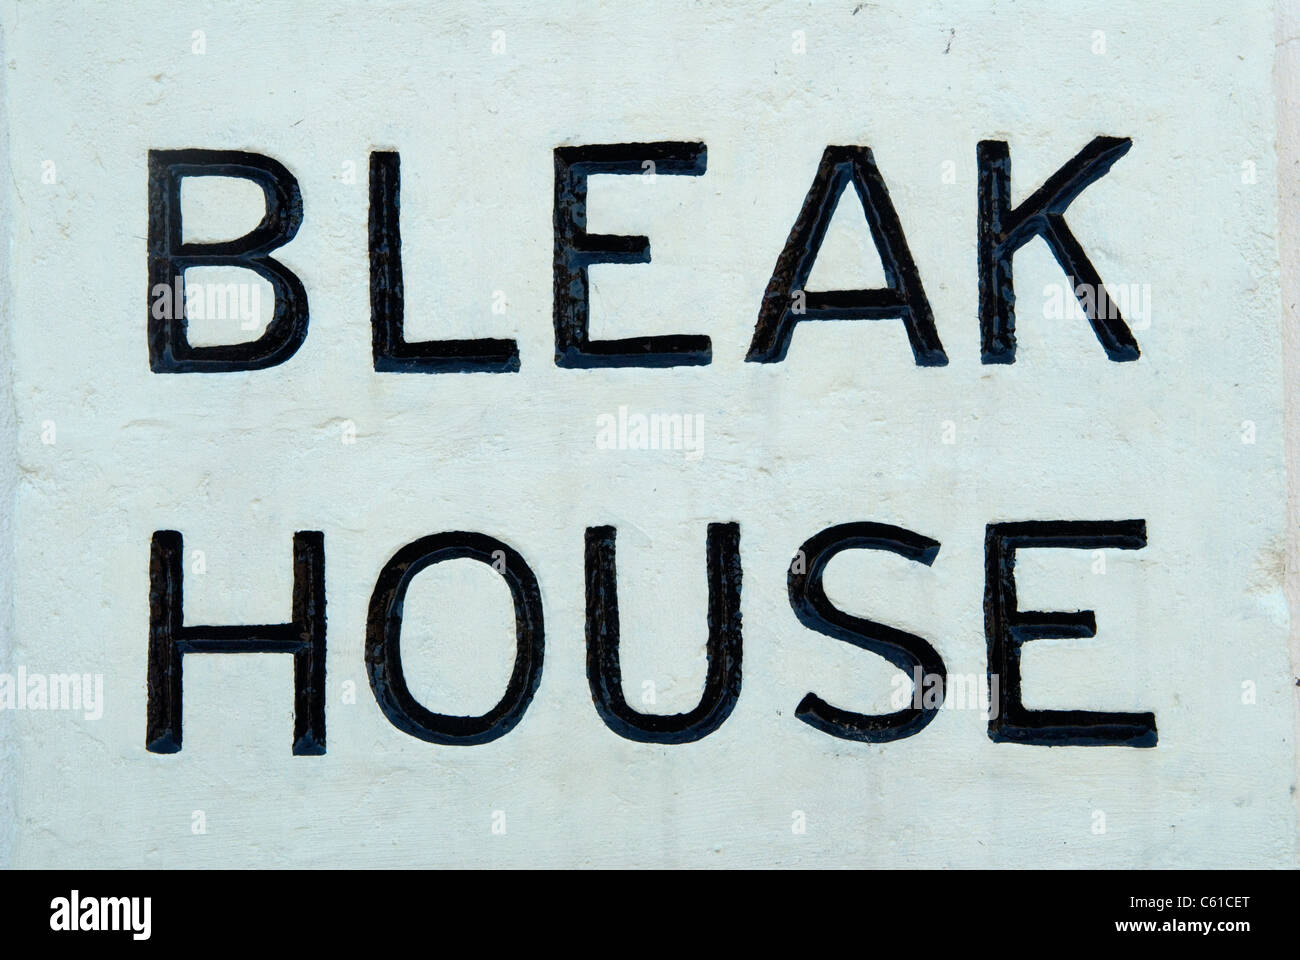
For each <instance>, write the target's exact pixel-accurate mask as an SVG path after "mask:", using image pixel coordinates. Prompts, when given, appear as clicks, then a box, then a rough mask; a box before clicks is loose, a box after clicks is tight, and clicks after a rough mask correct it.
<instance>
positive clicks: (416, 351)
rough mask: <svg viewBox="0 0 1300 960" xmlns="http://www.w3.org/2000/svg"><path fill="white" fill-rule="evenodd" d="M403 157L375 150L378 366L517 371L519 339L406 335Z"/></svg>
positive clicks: (373, 273)
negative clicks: (422, 338)
mask: <svg viewBox="0 0 1300 960" xmlns="http://www.w3.org/2000/svg"><path fill="white" fill-rule="evenodd" d="M401 177H402V175H401V161H400V158H399V157H398V154H397V152H396V151H373V152H371V154H370V328H371V344H372V347H373V350H374V362H375V369H376V370H378V371H380V372H388V373H478V372H481V373H513V372H514V371H516V370H518V369H519V348H518V346H516V344H515V341H513V340H489V339H476V340H427V341H423V342H420V343H407V342H406V339H405V337H404V336H403V333H402V319H403V316H402V308H403V290H402V236H401V232H400V230H399V228H398V217H399V213H400V210H401V202H400V194H401V182H402V180H401Z"/></svg>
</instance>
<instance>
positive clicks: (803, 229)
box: [745, 147, 948, 367]
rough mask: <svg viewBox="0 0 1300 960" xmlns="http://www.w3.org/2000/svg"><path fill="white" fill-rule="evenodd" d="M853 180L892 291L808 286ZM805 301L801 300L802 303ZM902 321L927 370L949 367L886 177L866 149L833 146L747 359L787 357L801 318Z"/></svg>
mask: <svg viewBox="0 0 1300 960" xmlns="http://www.w3.org/2000/svg"><path fill="white" fill-rule="evenodd" d="M850 182H852V184H853V186H854V189H856V191H857V194H858V199H859V200H861V201H862V212H863V213H864V214H866V218H867V225H868V226H869V227H870V228H871V238H872V240H873V241H874V242H875V245H876V251H877V252H878V253H879V254H880V262H881V264H882V265H883V266H884V268H885V282H886V284H887V286H885V287H882V288H880V289H875V290H830V291H827V292H824V293H813V292H811V291H809V290H806V289H805V285H806V284H807V282H808V275H809V274H810V273H812V268H813V263H814V262H815V261H816V259H817V253H818V251H819V250H821V245H822V241H823V240H824V239H825V237H826V229H827V227H829V226H830V222H831V217H832V215H833V214H834V213H835V207H836V206H837V205H838V204H839V201H840V196H841V194H843V193H844V188H845V187H847V186H848V185H849V183H850ZM799 301H802V303H800V302H799ZM890 318H898V319H901V320H902V321H903V327H904V328H905V329H906V330H907V339H908V342H909V343H910V344H911V345H912V356H913V357H915V358H916V363H917V365H919V366H922V367H941V366H943V365H944V364H946V363H947V362H948V357H947V355H946V354H945V353H944V352H943V344H941V343H940V342H939V333H938V331H937V330H935V327H934V314H933V313H932V312H931V310H930V302H929V301H928V300H927V299H926V298H925V291H924V290H923V289H922V287H921V275H920V274H919V273H918V272H917V269H916V263H915V262H914V261H913V260H912V254H911V252H910V251H909V250H908V249H907V241H906V239H904V237H903V227H902V224H900V223H899V221H898V214H897V213H896V212H895V211H894V205H893V204H892V203H891V202H890V200H889V191H888V190H887V189H886V188H885V180H884V178H883V177H882V176H881V175H880V170H879V169H878V168H877V167H876V161H875V159H874V158H873V157H872V156H871V151H870V150H869V149H867V148H866V147H827V148H826V150H825V152H823V153H822V159H821V163H820V164H819V165H818V167H817V174H816V176H815V177H814V178H813V183H812V186H811V187H810V188H809V189H808V195H807V197H805V198H804V202H803V209H801V210H800V211H799V218H798V219H797V220H795V222H794V227H793V228H792V229H791V230H790V237H789V239H787V240H786V242H785V248H784V249H783V250H782V251H781V255H780V256H779V257H778V258H777V261H776V270H775V271H773V273H772V279H771V280H770V281H768V284H767V291H766V292H765V293H764V294H763V305H762V307H760V308H759V311H758V324H757V325H756V326H755V328H754V339H753V341H752V342H751V343H750V345H749V353H748V354H747V355H746V357H745V359H746V360H750V361H754V362H758V363H775V362H776V361H779V360H784V359H785V355H786V351H787V350H789V349H790V338H791V336H792V335H793V334H794V326H795V324H796V323H798V322H799V321H800V320H883V319H890Z"/></svg>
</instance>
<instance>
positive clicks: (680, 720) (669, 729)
mask: <svg viewBox="0 0 1300 960" xmlns="http://www.w3.org/2000/svg"><path fill="white" fill-rule="evenodd" d="M705 554H706V564H707V569H708V576H709V640H708V646H707V648H706V652H707V655H708V668H707V672H706V676H705V680H704V694H703V696H701V697H700V702H699V704H698V705H697V706H696V707H695V709H694V710H691V711H690V712H689V713H676V714H654V713H641V712H639V711H637V710H633V709H632V708H631V707H630V706H628V702H627V699H626V698H625V697H624V696H623V671H622V669H621V667H620V665H619V655H618V642H619V628H618V575H617V573H616V572H615V569H614V528H613V527H588V528H587V558H586V566H587V682H588V683H589V684H590V686H591V699H592V702H594V703H595V704H596V712H597V713H599V714H600V718H601V719H602V720H604V721H605V725H606V726H608V727H609V728H610V729H611V730H613V731H614V732H615V733H617V734H618V735H619V736H620V737H626V738H627V739H628V740H637V741H640V742H642V743H690V742H692V741H694V740H700V739H702V738H704V737H707V736H708V735H709V734H710V733H712V732H713V731H714V730H716V729H718V727H720V726H722V722H723V721H724V720H726V719H727V717H729V716H730V715H731V711H732V710H733V709H734V708H735V706H736V700H737V699H738V698H739V697H740V654H741V631H740V572H741V571H740V526H739V524H735V523H711V524H709V532H708V538H707V541H706V547H705Z"/></svg>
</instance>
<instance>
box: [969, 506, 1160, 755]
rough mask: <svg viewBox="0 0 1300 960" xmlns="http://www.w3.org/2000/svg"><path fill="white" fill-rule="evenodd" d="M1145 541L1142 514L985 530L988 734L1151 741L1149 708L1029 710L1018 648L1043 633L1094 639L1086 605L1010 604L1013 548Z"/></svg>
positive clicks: (1058, 740) (1014, 738) (1007, 738)
mask: <svg viewBox="0 0 1300 960" xmlns="http://www.w3.org/2000/svg"><path fill="white" fill-rule="evenodd" d="M1146 543H1147V525H1146V521H1144V520H1030V521H1025V522H1022V523H990V524H989V525H988V527H987V529H986V532H985V536H984V633H985V637H986V640H987V641H988V657H989V665H988V671H989V678H990V681H992V679H993V678H994V677H997V676H998V675H999V674H1000V675H1001V676H1000V679H999V681H998V685H997V687H998V701H999V702H998V712H997V715H996V716H990V717H989V739H990V740H993V741H995V742H997V743H1034V744H1038V745H1040V746H1048V747H1053V746H1064V745H1072V746H1127V747H1154V746H1155V745H1156V718H1155V715H1154V714H1151V713H1100V712H1097V711H1092V710H1027V709H1026V708H1025V706H1024V704H1023V703H1022V702H1021V697H1020V647H1021V645H1022V644H1023V643H1025V641H1027V640H1039V639H1043V638H1046V637H1095V636H1096V635H1097V619H1096V617H1094V616H1093V613H1092V611H1091V610H1079V611H1077V612H1075V613H1042V612H1030V611H1027V610H1017V609H1016V573H1015V570H1016V550H1017V549H1029V548H1033V547H1072V548H1075V549H1079V550H1098V549H1101V548H1103V547H1111V548H1114V549H1118V550H1140V549H1142V548H1143V547H1145V546H1146Z"/></svg>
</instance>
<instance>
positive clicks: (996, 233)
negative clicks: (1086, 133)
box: [976, 137, 1138, 363]
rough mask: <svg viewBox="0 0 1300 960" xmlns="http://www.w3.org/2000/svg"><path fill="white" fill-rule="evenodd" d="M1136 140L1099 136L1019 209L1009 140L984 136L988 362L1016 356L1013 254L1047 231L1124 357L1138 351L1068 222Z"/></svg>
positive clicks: (983, 329) (983, 291) (983, 314)
mask: <svg viewBox="0 0 1300 960" xmlns="http://www.w3.org/2000/svg"><path fill="white" fill-rule="evenodd" d="M1131 146H1133V141H1132V140H1129V139H1127V138H1123V139H1121V138H1118V137H1095V138H1094V139H1093V141H1092V142H1091V143H1090V144H1088V145H1087V146H1086V147H1084V148H1083V149H1082V150H1080V151H1079V153H1078V154H1077V155H1076V156H1075V157H1074V159H1072V160H1071V161H1070V162H1069V163H1067V164H1066V165H1065V166H1063V167H1061V169H1060V170H1057V171H1056V173H1054V174H1052V175H1051V176H1050V177H1048V178H1047V180H1046V182H1045V183H1044V184H1043V185H1042V186H1041V187H1039V188H1038V189H1037V190H1036V191H1034V194H1033V196H1031V197H1030V198H1029V199H1027V200H1026V201H1025V202H1024V203H1022V204H1021V205H1020V206H1018V207H1016V208H1015V209H1014V210H1013V209H1011V152H1010V150H1009V149H1008V148H1007V144H1006V142H1005V141H1002V140H981V141H980V142H979V145H978V146H977V147H976V164H977V166H978V168H979V174H978V176H979V238H978V244H979V288H980V357H981V359H982V360H983V362H984V363H1015V362H1016V308H1015V304H1016V291H1015V285H1014V284H1013V283H1012V280H1011V258H1012V257H1013V256H1014V255H1015V252H1016V251H1017V250H1019V249H1020V248H1021V247H1023V246H1024V245H1025V244H1026V243H1028V242H1029V241H1030V240H1032V239H1033V238H1034V237H1042V238H1043V239H1044V240H1046V241H1047V245H1048V247H1050V248H1051V251H1052V255H1053V256H1054V257H1056V262H1057V263H1059V264H1060V265H1061V269H1062V270H1064V271H1065V275H1066V277H1067V278H1068V279H1069V281H1070V287H1071V289H1072V291H1073V293H1074V295H1075V297H1076V298H1077V299H1078V300H1079V304H1080V306H1082V307H1083V310H1084V313H1085V314H1086V315H1087V317H1088V321H1089V322H1090V323H1091V324H1092V329H1093V331H1094V332H1095V333H1096V334H1097V339H1098V340H1100V341H1101V345H1102V347H1103V348H1104V349H1105V351H1106V356H1108V357H1110V359H1111V360H1114V361H1116V362H1119V361H1124V360H1136V359H1137V358H1138V345H1137V341H1136V340H1134V339H1133V334H1132V332H1130V331H1129V328H1128V325H1127V324H1126V323H1125V322H1124V318H1123V317H1122V316H1120V315H1119V310H1118V309H1117V308H1116V307H1115V306H1114V304H1113V302H1112V301H1111V300H1110V298H1109V297H1108V296H1107V294H1106V288H1105V287H1104V286H1103V285H1102V282H1101V277H1100V276H1099V275H1098V274H1097V269H1096V268H1095V267H1094V266H1093V265H1092V261H1090V260H1089V259H1088V255H1087V254H1086V253H1084V252H1083V247H1082V246H1081V245H1080V243H1079V241H1078V240H1076V239H1075V237H1074V234H1073V233H1071V232H1070V228H1069V227H1068V226H1066V224H1065V210H1066V208H1067V207H1068V206H1069V205H1070V204H1071V202H1073V200H1074V198H1075V197H1077V196H1078V195H1079V194H1081V193H1082V192H1083V190H1084V188H1085V187H1087V186H1088V184H1090V183H1092V182H1093V181H1094V180H1099V179H1101V177H1103V176H1105V175H1106V172H1107V171H1108V170H1110V168H1111V165H1112V164H1114V162H1115V161H1116V160H1118V159H1119V158H1120V157H1122V156H1124V154H1126V153H1128V149H1129V147H1131Z"/></svg>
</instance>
